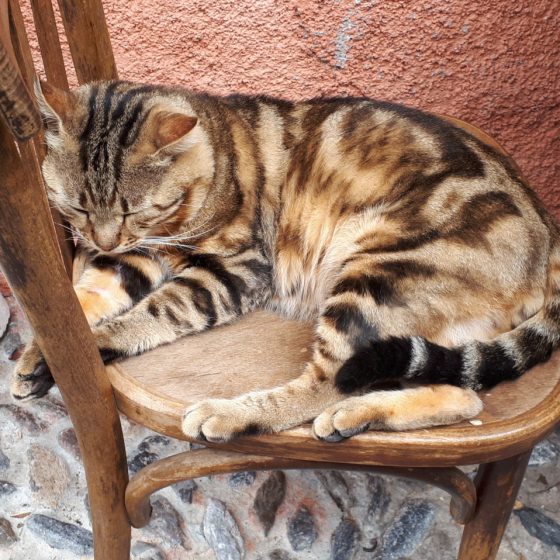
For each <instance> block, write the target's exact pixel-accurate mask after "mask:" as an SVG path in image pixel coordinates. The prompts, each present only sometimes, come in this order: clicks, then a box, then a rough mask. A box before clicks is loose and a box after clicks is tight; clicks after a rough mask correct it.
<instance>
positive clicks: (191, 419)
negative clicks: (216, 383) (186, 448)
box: [182, 399, 265, 443]
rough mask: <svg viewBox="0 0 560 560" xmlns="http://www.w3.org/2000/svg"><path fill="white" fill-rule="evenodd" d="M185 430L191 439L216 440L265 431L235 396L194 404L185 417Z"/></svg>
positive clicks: (228, 439)
mask: <svg viewBox="0 0 560 560" xmlns="http://www.w3.org/2000/svg"><path fill="white" fill-rule="evenodd" d="M182 429H183V433H184V434H185V435H186V436H187V437H188V438H190V439H196V440H200V441H210V442H214V443H223V442H226V441H230V440H232V439H233V438H235V437H238V436H244V435H255V434H259V433H262V432H264V431H265V430H264V428H263V427H261V426H259V424H258V423H256V422H255V421H254V418H252V415H251V414H248V411H247V409H246V407H245V406H244V405H243V404H242V403H241V402H239V401H236V400H235V399H232V400H228V399H209V400H206V401H202V402H201V403H198V404H196V405H194V406H191V407H190V408H188V409H187V411H186V412H185V415H184V416H183V423H182Z"/></svg>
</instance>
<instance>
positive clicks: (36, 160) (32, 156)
mask: <svg viewBox="0 0 560 560" xmlns="http://www.w3.org/2000/svg"><path fill="white" fill-rule="evenodd" d="M10 29H11V38H12V45H13V47H14V53H15V59H16V61H17V65H18V69H19V71H20V72H21V74H22V76H23V79H24V81H25V83H26V85H27V88H28V91H29V92H33V82H34V80H35V68H34V67H33V57H32V55H31V48H30V46H29V40H28V37H27V32H26V29H25V25H24V21H23V16H22V14H21V10H20V6H19V2H18V1H17V0H10ZM55 32H56V28H55ZM31 97H32V101H31V103H32V104H33V107H34V108H35V110H36V111H37V110H38V109H37V108H36V104H35V97H34V93H32V94H31ZM31 148H33V149H31ZM22 150H24V151H25V152H26V153H25V154H24V155H23V162H24V165H26V166H29V167H31V168H33V169H32V171H33V173H34V176H35V177H36V179H34V180H39V181H41V182H42V177H41V174H40V168H39V165H40V163H41V162H42V161H43V158H44V157H45V153H46V152H45V142H44V138H43V133H42V132H40V133H39V134H37V135H35V137H34V138H33V146H31V143H26V144H25V145H22ZM45 202H46V201H45ZM47 209H48V211H50V213H51V215H52V218H53V222H54V224H55V228H54V229H55V233H56V240H57V243H58V246H59V250H60V254H61V255H62V258H63V261H64V266H65V268H66V271H67V272H68V274H69V275H70V272H71V270H72V256H73V253H74V245H73V242H72V241H71V240H69V238H68V237H69V236H68V232H67V231H66V230H65V229H64V227H63V219H62V216H61V215H60V213H59V212H58V211H57V210H56V209H55V208H50V207H49V206H47Z"/></svg>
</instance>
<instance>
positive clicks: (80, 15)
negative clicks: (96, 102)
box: [58, 0, 118, 84]
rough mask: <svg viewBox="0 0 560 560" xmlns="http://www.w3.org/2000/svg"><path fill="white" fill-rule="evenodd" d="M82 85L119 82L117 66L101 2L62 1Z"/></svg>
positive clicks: (67, 30) (86, 0) (93, 0)
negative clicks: (100, 81) (105, 81)
mask: <svg viewBox="0 0 560 560" xmlns="http://www.w3.org/2000/svg"><path fill="white" fill-rule="evenodd" d="M58 6H59V7H60V15H61V17H62V21H63V23H64V29H65V31H66V36H67V38H68V44H69V46H70V53H71V54H72V60H73V62H74V68H75V69H76V76H77V77H78V81H79V82H80V84H84V83H86V82H91V81H94V80H114V79H117V77H118V75H117V66H116V64H115V58H114V56H113V49H112V47H111V40H110V39H109V32H108V30H107V24H106V22H105V14H104V13H103V5H102V4H101V2H100V1H99V0H58Z"/></svg>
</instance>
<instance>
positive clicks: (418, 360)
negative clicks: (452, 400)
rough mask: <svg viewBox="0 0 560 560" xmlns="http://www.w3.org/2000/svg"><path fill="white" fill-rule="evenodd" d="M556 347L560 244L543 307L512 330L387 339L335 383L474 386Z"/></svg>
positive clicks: (351, 387) (346, 367) (349, 388)
mask: <svg viewBox="0 0 560 560" xmlns="http://www.w3.org/2000/svg"><path fill="white" fill-rule="evenodd" d="M558 346H560V246H559V245H558V243H557V244H556V247H555V248H554V249H553V252H552V255H551V257H550V261H549V271H548V285H547V289H546V294H545V300H544V304H543V306H542V308H541V309H540V310H539V311H538V312H537V313H536V314H535V315H533V316H532V317H531V318H529V319H528V320H526V321H525V322H523V323H521V324H520V325H518V326H517V327H516V328H515V329H513V330H512V331H509V332H506V333H503V334H501V335H499V336H498V337H496V338H495V339H493V340H491V341H489V342H477V341H473V342H469V343H467V344H464V345H463V346H458V347H455V348H446V347H444V346H440V345H438V344H434V343H432V342H429V341H428V340H426V339H425V338H422V337H419V336H412V337H409V338H395V337H393V338H388V339H385V340H375V341H372V342H371V343H370V344H369V346H366V347H364V348H361V349H359V350H358V351H357V352H356V353H355V354H354V355H353V356H352V357H351V358H350V359H349V360H348V361H346V362H345V363H344V364H343V366H342V367H341V368H340V370H339V371H338V373H337V375H336V378H335V384H336V386H337V387H338V389H339V390H340V391H342V392H343V393H353V392H355V391H357V390H360V389H364V388H367V387H371V386H372V385H374V384H375V382H377V381H379V380H389V379H391V380H397V379H400V380H407V381H411V382H414V383H449V384H451V385H457V386H459V387H468V388H471V389H474V390H481V389H484V388H489V387H492V386H494V385H496V384H497V383H499V382H500V381H506V380H511V379H516V378H517V377H519V376H520V375H521V374H523V373H524V372H525V371H527V370H528V369H530V368H532V367H533V366H535V365H536V364H538V363H541V362H545V361H546V360H548V359H549V358H550V355H551V354H552V352H553V351H554V350H555V349H556V348H557V347H558Z"/></svg>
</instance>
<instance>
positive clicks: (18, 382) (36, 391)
mask: <svg viewBox="0 0 560 560" xmlns="http://www.w3.org/2000/svg"><path fill="white" fill-rule="evenodd" d="M23 365H24V364H22V366H23ZM53 385H54V379H53V376H52V374H51V370H50V369H49V366H48V365H47V363H46V362H45V360H44V358H41V359H40V360H39V361H38V362H37V363H35V364H34V367H33V369H31V368H25V367H21V366H19V364H18V367H16V371H15V372H14V376H13V378H12V383H11V386H10V392H11V394H12V397H13V398H14V399H16V400H18V401H30V400H33V399H39V398H41V397H44V396H45V395H46V394H47V393H48V392H49V389H50V388H51V387H52V386H53Z"/></svg>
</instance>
